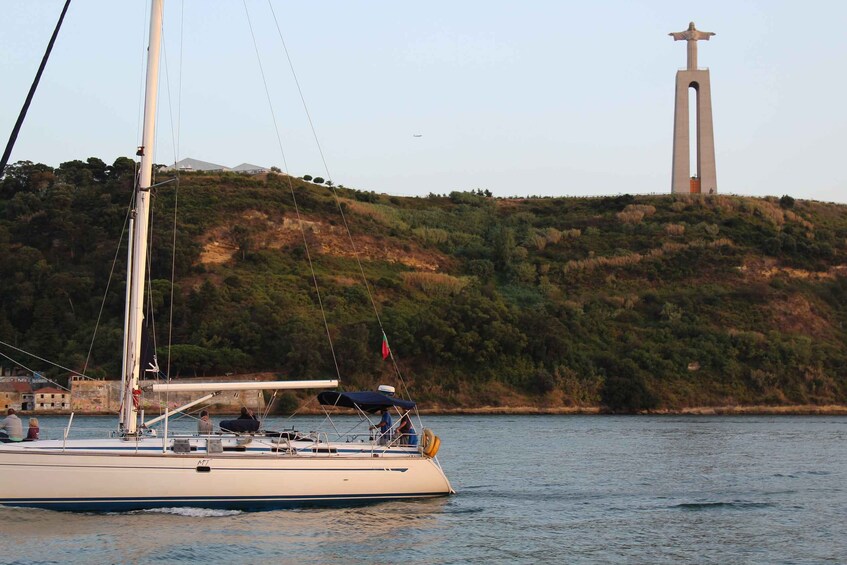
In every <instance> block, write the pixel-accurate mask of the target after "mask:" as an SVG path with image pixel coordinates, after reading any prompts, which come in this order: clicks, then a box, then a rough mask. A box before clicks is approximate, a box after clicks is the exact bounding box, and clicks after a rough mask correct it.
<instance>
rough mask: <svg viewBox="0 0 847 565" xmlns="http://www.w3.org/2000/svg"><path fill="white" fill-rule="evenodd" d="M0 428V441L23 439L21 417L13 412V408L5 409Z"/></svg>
mask: <svg viewBox="0 0 847 565" xmlns="http://www.w3.org/2000/svg"><path fill="white" fill-rule="evenodd" d="M0 430H4V431H3V432H0V441H2V442H10V441H23V440H24V427H23V424H21V419H20V418H18V415H17V414H15V409H14V408H9V409H8V410H7V411H6V417H5V418H3V421H2V422H0Z"/></svg>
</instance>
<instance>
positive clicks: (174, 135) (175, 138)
mask: <svg viewBox="0 0 847 565" xmlns="http://www.w3.org/2000/svg"><path fill="white" fill-rule="evenodd" d="M182 8H183V12H182V14H184V10H185V2H182ZM182 14H181V15H180V52H179V53H180V61H179V73H178V76H179V79H178V85H179V86H178V87H177V99H178V102H177V104H181V100H182V39H183V30H184V28H183V19H184V18H183V17H182ZM162 56H163V58H164V61H165V64H164V68H165V83H166V84H167V89H166V92H167V96H168V113H169V115H170V125H171V147H172V149H173V162H174V169H176V170H175V177H176V187H175V189H174V214H173V229H172V236H171V280H170V283H171V286H170V305H169V309H168V354H167V361H166V370H165V376H166V378H167V379H168V381H170V374H171V372H170V371H171V345H172V341H173V319H174V286H175V279H176V235H177V234H176V226H177V212H178V202H179V180H180V176H179V173H180V171H179V167H178V166H177V161H178V158H179V121H178V120H179V119H180V117H181V115H182V112H181V110H180V108H179V107H178V108H177V127H176V132H174V113H173V103H172V101H171V78H170V72H169V70H168V69H169V67H168V56H167V51H166V49H165V42H164V41H163V42H162ZM151 210H152V208H151ZM151 241H152V238H151ZM151 295H152V288H151ZM157 377H158V373H157ZM169 398H170V391H167V392H165V401H166V402H167V401H168V399H169Z"/></svg>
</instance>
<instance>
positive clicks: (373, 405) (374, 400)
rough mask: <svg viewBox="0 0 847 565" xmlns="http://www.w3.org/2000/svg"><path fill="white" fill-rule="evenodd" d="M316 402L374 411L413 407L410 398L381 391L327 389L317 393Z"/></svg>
mask: <svg viewBox="0 0 847 565" xmlns="http://www.w3.org/2000/svg"><path fill="white" fill-rule="evenodd" d="M318 402H320V403H321V404H322V405H323V406H341V407H342V408H356V407H358V408H360V409H361V410H363V411H365V412H376V411H378V410H383V409H384V408H391V407H392V406H397V407H399V408H403V409H406V410H409V409H410V408H414V407H415V403H414V402H413V401H411V400H403V399H402V398H396V397H394V396H387V395H385V394H382V393H381V392H371V391H363V392H337V391H334V390H328V391H324V392H322V393H320V394H319V395H318Z"/></svg>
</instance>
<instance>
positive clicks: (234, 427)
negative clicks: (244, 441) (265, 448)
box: [220, 406, 260, 433]
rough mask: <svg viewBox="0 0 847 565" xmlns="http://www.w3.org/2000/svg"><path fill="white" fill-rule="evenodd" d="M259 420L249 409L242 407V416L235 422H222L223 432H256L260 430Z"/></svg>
mask: <svg viewBox="0 0 847 565" xmlns="http://www.w3.org/2000/svg"><path fill="white" fill-rule="evenodd" d="M259 425H260V424H259V419H258V418H256V416H254V415H253V411H252V410H250V409H249V408H247V407H244V406H242V407H241V415H240V416H238V418H236V419H235V420H221V423H220V426H221V430H222V431H224V432H235V433H245V432H256V431H258V430H259Z"/></svg>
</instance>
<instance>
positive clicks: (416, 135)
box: [412, 133, 423, 137]
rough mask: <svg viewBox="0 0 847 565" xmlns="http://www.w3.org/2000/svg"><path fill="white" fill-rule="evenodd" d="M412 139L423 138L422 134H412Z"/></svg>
mask: <svg viewBox="0 0 847 565" xmlns="http://www.w3.org/2000/svg"><path fill="white" fill-rule="evenodd" d="M412 137H423V134H422V133H413V134H412Z"/></svg>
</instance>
